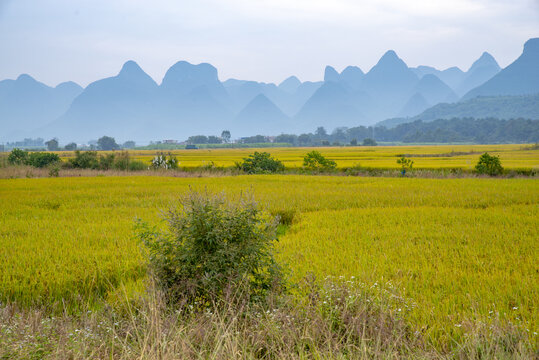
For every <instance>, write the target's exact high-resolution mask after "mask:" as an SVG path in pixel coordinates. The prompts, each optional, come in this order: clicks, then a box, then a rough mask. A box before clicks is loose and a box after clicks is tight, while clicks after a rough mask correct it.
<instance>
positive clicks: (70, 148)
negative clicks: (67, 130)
mask: <svg viewBox="0 0 539 360" xmlns="http://www.w3.org/2000/svg"><path fill="white" fill-rule="evenodd" d="M64 149H66V150H67V151H73V150H77V144H75V143H74V142H72V143H69V144H67V145H66V146H64Z"/></svg>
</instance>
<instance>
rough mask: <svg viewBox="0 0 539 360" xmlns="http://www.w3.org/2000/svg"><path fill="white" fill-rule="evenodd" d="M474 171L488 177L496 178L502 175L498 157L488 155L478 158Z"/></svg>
mask: <svg viewBox="0 0 539 360" xmlns="http://www.w3.org/2000/svg"><path fill="white" fill-rule="evenodd" d="M475 171H477V172H478V173H479V174H487V175H490V176H496V175H500V174H501V173H503V167H502V163H501V161H500V157H499V156H495V155H494V156H493V155H490V154H489V153H484V154H483V155H481V157H480V158H479V161H478V162H477V165H475Z"/></svg>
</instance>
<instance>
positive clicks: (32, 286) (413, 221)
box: [0, 149, 539, 346]
mask: <svg viewBox="0 0 539 360" xmlns="http://www.w3.org/2000/svg"><path fill="white" fill-rule="evenodd" d="M292 150H294V151H296V152H297V151H298V150H296V149H292ZM444 151H447V150H444ZM408 152H412V149H410V150H407V153H408ZM281 155H282V153H281ZM295 156H297V155H295ZM391 160H392V161H393V162H394V157H393V158H391ZM230 161H232V160H230ZM504 165H505V163H504ZM189 187H192V188H194V189H198V190H208V191H213V192H221V191H225V192H226V193H227V194H230V196H238V194H240V193H241V192H246V191H247V192H251V193H252V194H253V196H254V197H255V199H256V200H257V201H258V202H259V203H260V205H261V206H263V207H264V208H265V209H267V210H268V211H269V212H272V213H274V214H277V213H279V212H282V211H289V212H292V213H293V214H295V216H294V221H293V223H292V224H291V225H290V226H289V228H288V229H287V231H286V232H285V233H284V235H282V236H281V237H280V239H279V242H278V243H277V245H276V247H277V250H278V259H279V260H280V261H281V262H282V263H283V264H287V265H288V267H289V268H290V271H291V279H292V281H299V279H301V278H303V277H304V276H306V275H308V274H314V275H315V276H316V277H317V278H318V279H323V278H325V277H326V276H334V277H341V276H342V277H344V278H351V277H354V278H355V279H358V280H359V281H361V282H363V283H365V284H367V285H368V286H379V287H383V288H391V289H392V292H394V294H395V296H397V297H398V298H399V299H402V304H401V305H398V306H399V309H400V310H398V311H399V312H402V314H403V315H402V316H403V317H404V318H405V319H407V321H409V322H410V323H411V324H412V326H413V327H414V328H415V329H417V331H421V332H423V333H425V335H426V336H427V337H428V338H429V339H430V340H431V341H432V342H433V343H437V344H448V343H450V342H451V341H452V340H451V339H458V338H460V337H461V336H463V334H465V332H466V329H467V326H466V324H469V323H474V322H484V323H487V324H488V323H490V322H492V321H494V320H496V321H500V322H501V323H502V324H513V325H515V326H517V327H518V328H519V329H521V330H522V331H525V332H527V333H528V334H529V338H530V340H531V341H532V343H535V346H537V335H536V333H537V332H538V330H539V329H538V328H539V312H538V308H537V306H536V304H537V303H538V302H539V292H538V291H539V277H538V276H537V271H538V269H537V262H536V259H537V257H538V255H539V243H538V242H537V239H538V238H539V232H538V229H539V226H538V218H539V207H538V205H539V183H538V182H537V180H535V179H533V178H532V179H526V178H520V179H488V178H465V179H417V178H414V179H412V178H357V177H327V176H292V175H284V176H283V175H275V176H235V177H216V178H173V177H149V176H144V177H136V176H130V177H93V178H84V177H82V178H50V179H11V180H0V199H1V202H0V249H2V250H1V251H0V301H2V302H3V303H4V302H16V303H18V304H20V305H21V306H26V307H28V306H46V307H50V308H51V309H52V310H54V308H59V307H63V308H64V309H65V308H66V307H67V308H68V309H71V310H70V311H77V309H78V307H80V306H82V305H81V304H86V305H89V306H92V304H94V303H95V304H97V303H99V301H100V300H103V299H104V300H105V301H109V302H113V301H114V299H115V298H116V297H117V296H118V295H117V291H118V290H117V289H118V288H119V287H120V285H125V287H126V288H127V289H130V291H136V290H137V289H138V290H140V287H141V284H142V282H143V281H142V280H143V279H144V278H145V276H146V272H145V267H144V261H143V255H142V254H141V249H140V244H138V243H137V241H136V240H135V239H134V235H133V225H134V221H135V218H137V217H138V218H142V219H144V220H147V221H149V222H151V223H158V222H159V218H160V211H161V210H163V209H166V208H167V207H168V206H169V205H171V204H173V203H174V201H175V199H177V198H178V196H179V195H180V194H181V193H184V192H185V191H187V190H188V189H189Z"/></svg>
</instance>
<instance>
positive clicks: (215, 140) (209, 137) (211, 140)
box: [208, 135, 223, 144]
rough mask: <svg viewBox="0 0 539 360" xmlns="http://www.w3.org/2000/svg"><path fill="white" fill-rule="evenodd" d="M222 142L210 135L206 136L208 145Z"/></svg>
mask: <svg viewBox="0 0 539 360" xmlns="http://www.w3.org/2000/svg"><path fill="white" fill-rule="evenodd" d="M222 142H223V140H222V139H221V138H220V137H217V136H213V135H210V136H208V144H221V143H222Z"/></svg>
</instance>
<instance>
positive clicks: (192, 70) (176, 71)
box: [162, 61, 219, 86]
mask: <svg viewBox="0 0 539 360" xmlns="http://www.w3.org/2000/svg"><path fill="white" fill-rule="evenodd" d="M218 81H219V79H218V77H217V69H216V68H215V67H213V66H212V65H210V64H208V63H201V64H198V65H194V64H191V63H189V62H187V61H178V62H177V63H176V64H174V65H172V66H171V67H170V69H168V71H167V73H166V74H165V77H164V78H163V83H162V85H165V86H166V85H167V84H172V83H189V84H191V85H205V84H208V83H215V82H218Z"/></svg>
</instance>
